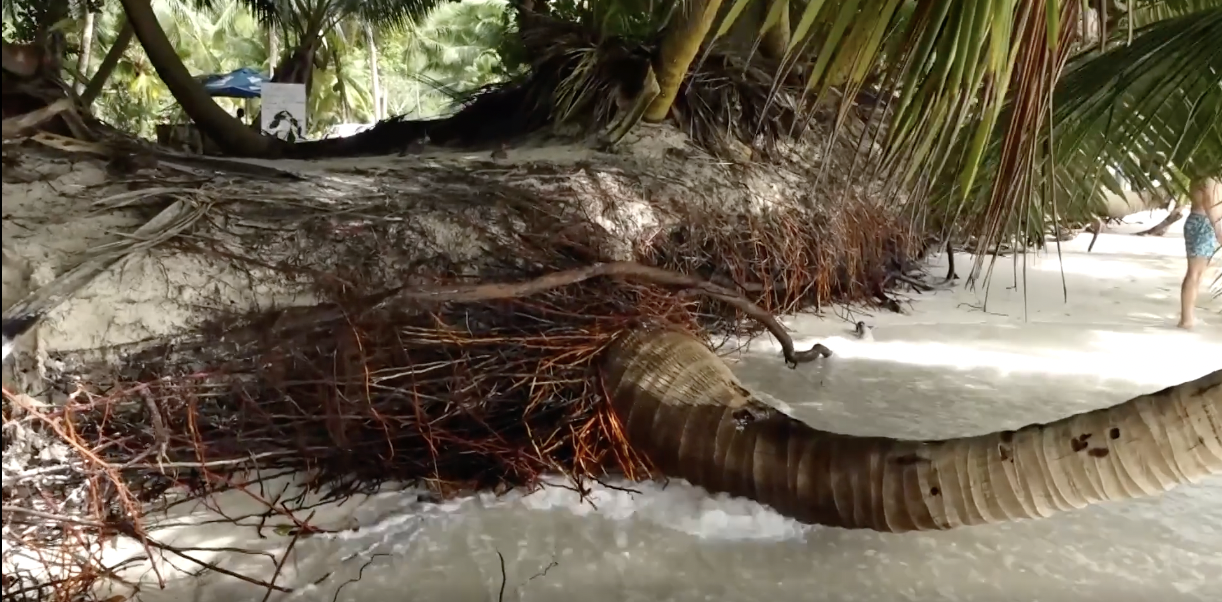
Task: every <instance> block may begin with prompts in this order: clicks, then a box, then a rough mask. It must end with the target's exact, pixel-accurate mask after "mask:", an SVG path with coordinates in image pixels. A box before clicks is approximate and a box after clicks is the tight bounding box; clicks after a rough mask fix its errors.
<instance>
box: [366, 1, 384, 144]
mask: <svg viewBox="0 0 1222 602" xmlns="http://www.w3.org/2000/svg"><path fill="white" fill-rule="evenodd" d="M365 46H366V48H367V49H368V51H369V79H370V82H369V83H370V86H369V90H370V92H371V93H372V94H373V120H374V121H381V120H382V81H381V78H379V77H378V42H377V39H376V38H375V36H374V35H373V26H371V25H370V24H368V23H366V24H365Z"/></svg>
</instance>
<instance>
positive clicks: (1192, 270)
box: [1178, 257, 1209, 329]
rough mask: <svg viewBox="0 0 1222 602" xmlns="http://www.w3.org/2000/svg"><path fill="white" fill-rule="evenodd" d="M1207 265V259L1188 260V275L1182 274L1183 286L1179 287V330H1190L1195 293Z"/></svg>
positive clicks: (1195, 300) (1193, 258) (1192, 320)
mask: <svg viewBox="0 0 1222 602" xmlns="http://www.w3.org/2000/svg"><path fill="white" fill-rule="evenodd" d="M1208 263H1209V258H1207V257H1189V258H1188V273H1187V274H1184V284H1183V285H1182V286H1181V287H1180V323H1179V325H1178V326H1179V327H1180V328H1185V329H1187V328H1192V325H1193V322H1194V319H1193V308H1194V307H1195V306H1196V303H1197V291H1198V290H1200V287H1201V276H1204V275H1205V266H1206V264H1208Z"/></svg>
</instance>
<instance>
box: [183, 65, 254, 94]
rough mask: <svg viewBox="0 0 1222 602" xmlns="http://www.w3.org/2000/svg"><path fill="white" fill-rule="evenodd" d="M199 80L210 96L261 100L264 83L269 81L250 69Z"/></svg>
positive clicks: (246, 68) (244, 68) (245, 68)
mask: <svg viewBox="0 0 1222 602" xmlns="http://www.w3.org/2000/svg"><path fill="white" fill-rule="evenodd" d="M199 79H200V82H201V83H203V84H204V89H205V90H207V91H208V94H209V95H211V96H218V97H224V98H259V97H260V96H262V95H263V82H266V81H267V77H266V76H264V75H263V74H262V73H259V72H258V71H255V70H254V69H251V68H249V67H242V68H241V69H237V70H235V71H232V72H230V73H224V74H216V75H203V76H200V77H199Z"/></svg>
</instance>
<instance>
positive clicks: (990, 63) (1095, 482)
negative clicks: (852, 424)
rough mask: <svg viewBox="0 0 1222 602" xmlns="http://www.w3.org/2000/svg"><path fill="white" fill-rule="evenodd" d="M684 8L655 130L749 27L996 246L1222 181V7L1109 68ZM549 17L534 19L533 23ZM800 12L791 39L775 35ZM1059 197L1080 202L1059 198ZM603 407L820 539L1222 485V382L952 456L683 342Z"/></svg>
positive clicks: (1130, 50)
mask: <svg viewBox="0 0 1222 602" xmlns="http://www.w3.org/2000/svg"><path fill="white" fill-rule="evenodd" d="M122 2H123V5H124V7H125V9H126V11H127V15H128V18H129V20H130V21H131V23H132V26H133V29H134V30H135V31H136V34H137V36H138V37H139V39H140V40H141V42H142V44H143V45H144V46H145V48H146V50H147V52H148V55H149V57H150V59H151V60H153V61H154V63H155V64H156V65H157V71H158V73H160V74H161V75H162V77H163V79H165V80H166V83H167V84H168V85H169V87H170V89H171V90H172V91H173V92H174V94H175V96H176V97H177V98H179V100H180V101H181V102H182V104H183V106H184V108H185V109H186V110H187V112H188V113H190V114H191V116H192V117H193V118H194V119H195V120H196V121H197V123H199V124H200V125H201V127H203V128H205V130H206V131H207V132H208V133H209V135H211V136H213V137H214V138H215V139H217V140H218V141H223V142H225V143H227V146H228V147H229V148H233V149H237V148H241V147H242V146H246V147H247V150H248V151H250V152H254V153H256V154H258V153H264V154H266V153H267V152H268V150H269V148H270V146H269V144H270V143H268V142H267V141H266V139H263V138H261V137H259V136H257V135H256V134H254V133H253V132H250V131H249V130H244V129H243V131H241V132H238V131H235V130H233V129H232V128H231V127H230V123H231V118H229V116H228V115H226V114H225V113H224V112H223V111H221V110H220V109H219V108H217V107H216V105H215V104H214V103H212V101H211V99H208V98H207V96H206V95H204V94H203V93H202V90H200V89H199V86H198V85H197V84H195V83H194V81H193V80H191V79H190V77H189V74H188V73H187V72H186V69H185V68H183V67H182V63H181V61H178V60H177V58H176V57H174V56H173V49H172V46H171V45H170V43H169V41H168V39H167V38H166V36H165V33H164V32H163V31H162V30H161V29H160V28H159V27H158V26H157V23H156V20H155V18H152V17H151V15H152V11H151V10H150V8H149V5H148V0H122ZM371 4H378V3H371ZM595 4H596V5H600V4H602V3H595ZM674 5H675V7H676V8H675V10H673V11H667V12H665V13H664V15H663V16H662V17H660V18H659V19H658V20H657V21H656V22H655V25H658V26H659V29H658V30H657V31H655V32H654V33H655V34H656V37H658V38H659V40H660V42H659V43H658V45H657V53H656V55H655V56H654V57H653V61H652V67H651V68H650V69H648V70H646V71H645V76H644V77H645V78H646V79H650V80H652V84H653V85H642V86H640V89H641V90H648V91H649V94H644V95H641V96H640V97H639V98H638V103H639V104H642V105H644V110H643V111H642V113H641V114H642V115H643V117H644V118H645V119H646V120H663V119H666V118H668V117H669V116H672V115H673V111H674V106H675V105H674V99H676V98H678V97H679V96H680V94H679V92H680V90H681V86H682V85H683V84H684V81H685V80H686V79H687V78H688V76H689V75H690V74H691V72H692V67H693V65H698V64H699V62H700V59H701V57H702V56H704V49H707V48H708V46H709V43H710V42H711V41H716V40H717V39H719V38H722V37H727V36H731V37H732V36H734V35H735V32H736V31H737V32H740V34H739V35H741V31H743V29H744V28H743V27H740V28H739V29H737V30H736V29H735V27H736V24H738V23H750V24H751V26H750V27H746V28H745V29H746V30H747V31H751V32H753V37H754V39H755V40H757V41H758V42H759V44H758V46H760V47H762V46H763V45H764V42H763V40H764V39H765V37H767V36H773V38H774V40H773V41H772V42H768V43H767V44H768V46H769V47H770V48H771V49H772V50H770V52H774V54H776V55H779V59H780V68H779V70H778V72H777V73H776V75H775V77H776V79H777V80H780V79H781V78H787V77H791V76H792V77H799V78H801V80H802V81H804V82H805V86H806V88H807V89H808V90H809V92H810V94H811V99H812V100H811V101H810V107H808V108H813V107H814V106H817V105H818V103H819V101H821V100H825V99H827V98H829V97H833V96H834V97H839V98H845V99H850V101H849V102H844V103H841V105H840V107H839V110H838V112H837V114H836V115H837V117H836V125H837V127H838V128H839V127H840V126H842V125H844V124H845V123H846V122H847V121H848V117H849V115H850V111H852V110H853V109H854V106H853V105H854V103H853V102H851V100H852V99H855V98H857V97H858V92H859V91H860V90H862V89H863V88H867V87H869V88H872V93H873V94H874V95H875V96H876V97H878V98H879V99H880V100H879V101H878V102H877V103H876V106H875V109H874V113H877V114H878V115H880V116H881V118H880V119H879V122H878V124H877V126H878V127H877V128H875V129H876V134H875V135H877V137H878V138H879V139H880V141H881V149H882V150H881V153H880V157H879V160H878V161H877V163H876V164H875V165H871V166H869V168H870V169H871V170H873V171H874V172H876V174H875V175H878V176H880V177H884V178H886V179H888V180H889V181H890V182H891V183H892V185H893V186H895V187H897V188H902V189H905V190H911V191H913V192H914V193H915V197H914V198H915V201H913V202H912V203H911V205H912V206H914V207H917V208H919V209H930V210H932V211H933V212H935V213H936V214H938V215H941V216H943V217H945V218H946V219H949V220H954V221H955V222H957V223H961V224H963V226H962V227H964V228H966V229H968V230H970V231H971V232H972V233H974V234H977V235H979V236H980V238H982V239H984V240H983V243H984V244H986V245H987V244H989V243H990V242H995V241H998V240H1002V239H1004V238H1006V237H1012V236H1016V235H1025V234H1026V233H1027V232H1028V231H1029V229H1030V228H1031V225H1032V224H1033V223H1037V222H1038V221H1039V220H1040V218H1041V216H1042V215H1046V214H1054V213H1057V212H1060V211H1067V212H1072V211H1073V210H1074V207H1073V203H1075V202H1078V203H1087V202H1088V201H1087V200H1085V199H1087V195H1086V194H1077V192H1076V191H1078V190H1079V189H1080V190H1081V191H1086V190H1089V189H1091V188H1089V187H1087V186H1080V185H1078V183H1080V182H1083V181H1084V180H1082V179H1079V177H1078V176H1079V174H1087V173H1095V174H1101V172H1100V169H1101V166H1100V163H1104V164H1105V165H1110V166H1113V167H1114V168H1115V169H1117V170H1119V173H1121V174H1122V175H1124V176H1125V177H1127V178H1130V179H1136V181H1138V182H1139V183H1140V182H1141V181H1143V179H1144V181H1147V182H1151V183H1152V182H1153V180H1155V179H1161V180H1162V181H1170V177H1169V176H1168V174H1166V173H1161V174H1160V173H1158V172H1159V171H1160V170H1162V171H1164V172H1165V171H1166V169H1164V168H1161V167H1158V166H1157V165H1156V166H1153V167H1150V166H1149V163H1150V162H1149V161H1148V160H1147V159H1148V158H1149V157H1151V156H1153V155H1154V154H1155V153H1159V152H1162V153H1164V154H1165V156H1167V157H1168V158H1169V159H1170V160H1169V161H1168V162H1166V163H1168V164H1170V163H1174V165H1175V168H1176V169H1178V170H1181V171H1182V172H1183V173H1185V174H1186V175H1188V176H1189V177H1190V178H1193V179H1196V180H1198V181H1201V180H1203V179H1205V178H1210V177H1218V176H1220V175H1222V160H1220V159H1222V143H1220V142H1219V135H1218V118H1219V116H1220V115H1222V113H1220V112H1219V111H1220V110H1222V86H1220V85H1219V78H1218V74H1219V73H1222V71H1220V70H1219V69H1220V68H1222V65H1219V58H1220V57H1222V46H1219V45H1218V44H1216V43H1213V42H1214V41H1216V39H1218V37H1219V36H1222V0H1134V1H1133V2H1132V3H1127V7H1126V8H1129V9H1130V10H1129V11H1120V12H1124V14H1122V15H1120V16H1116V15H1117V14H1118V13H1117V12H1115V11H1113V12H1107V11H1103V10H1101V11H1100V15H1101V16H1102V15H1103V14H1104V13H1107V15H1108V16H1107V17H1106V18H1101V19H1099V21H1100V22H1102V23H1104V24H1105V25H1108V27H1107V28H1106V29H1105V30H1104V31H1101V32H1100V34H1101V35H1100V36H1099V43H1098V46H1093V45H1092V46H1089V47H1087V48H1088V49H1084V46H1083V45H1082V44H1079V43H1077V40H1078V37H1079V33H1080V30H1081V29H1082V28H1080V27H1079V26H1078V23H1079V20H1080V18H1081V13H1080V9H1081V7H1082V3H1079V2H1055V1H1052V0H997V1H994V2H979V1H973V0H929V1H922V2H910V1H906V0H843V1H841V2H836V3H829V2H823V1H822V0H808V1H806V2H799V1H793V2H775V1H774V2H768V1H765V0H735V1H734V2H729V3H727V2H720V1H719V0H695V1H688V2H683V3H675V4H674ZM544 8H546V7H542V6H540V7H535V6H533V3H527V2H521V3H519V4H518V10H519V12H520V13H526V14H519V22H520V23H525V22H526V21H528V20H529V19H528V18H527V17H528V14H529V13H530V12H531V11H535V10H540V11H542V10H543V9H544ZM1107 8H1109V9H1114V8H1115V6H1112V3H1110V2H1109V4H1108V6H1107ZM271 10H272V9H271V8H268V9H267V11H269V12H268V13H266V14H272V13H271V12H270V11H271ZM549 10H550V9H549ZM783 10H788V11H789V24H790V25H791V26H792V30H791V31H789V32H788V33H787V35H786V34H783V33H781V32H778V31H776V30H777V29H779V28H780V27H781V26H782V24H783V23H784V21H783V20H782V19H781V18H780V17H779V14H780V11H783ZM326 14H331V13H326ZM603 14H612V13H611V12H610V11H604V12H603ZM660 14H661V13H660ZM744 19H746V21H744ZM752 20H754V21H752ZM744 27H745V26H744ZM303 31H304V29H303ZM307 38H308V36H306V37H305V38H302V39H307ZM1130 38H1131V40H1130ZM786 39H787V40H788V41H787V43H782V42H785V40H786ZM307 42H310V40H308V39H307ZM310 43H312V42H310ZM310 43H306V44H304V45H303V44H302V43H301V42H300V41H299V42H298V45H299V47H305V48H312V46H310ZM751 46H753V47H754V46H756V44H755V43H754V42H753V43H752V44H751ZM781 46H784V52H779V51H780V50H781ZM310 54H311V55H312V54H313V50H311V51H310ZM884 59H885V60H884ZM1143 165H1144V166H1145V167H1141V166H1143ZM1143 169H1144V170H1145V171H1143ZM1104 171H1106V170H1104ZM1106 177H1107V176H1103V175H1099V176H1098V177H1097V178H1096V180H1099V179H1104V178H1106ZM1058 182H1060V184H1058ZM1058 187H1060V188H1062V189H1064V190H1068V191H1070V192H1072V193H1073V194H1070V195H1068V198H1065V199H1061V200H1058V199H1057V195H1055V194H1046V193H1045V192H1044V191H1045V190H1048V191H1052V190H1056V189H1057V188H1058ZM1057 203H1065V204H1062V205H1058V204H1057ZM1079 206H1082V205H1079ZM604 385H605V388H606V390H607V391H608V392H609V395H610V398H611V402H612V405H613V407H614V409H615V410H616V412H617V414H618V416H619V418H620V420H621V422H622V423H623V424H624V426H625V429H626V432H627V434H628V439H629V441H630V443H632V445H633V446H634V447H635V448H637V449H638V450H639V451H642V452H644V453H645V455H646V456H648V457H649V458H650V459H651V460H652V461H653V462H654V463H655V464H656V465H657V466H658V467H659V468H660V469H661V470H662V472H663V473H664V474H667V475H669V476H673V477H682V478H686V479H688V480H690V481H692V482H694V483H697V484H699V485H703V486H705V487H707V488H709V489H712V490H717V491H727V492H731V493H734V494H738V495H744V496H747V497H751V498H754V499H757V500H760V501H762V502H764V503H767V504H770V505H772V506H774V507H775V508H776V509H778V510H780V511H781V512H783V513H786V514H789V515H791V516H794V517H796V518H799V519H801V520H805V521H808V522H817V523H824V524H830V525H839V526H845V527H857V528H871V529H879V530H891V531H905V530H912V529H943V528H950V527H955V526H960V525H972V524H980V523H985V522H993V521H1001V520H1013V519H1017V518H1024V517H1042V516H1048V515H1050V514H1052V513H1054V512H1057V511H1061V510H1068V509H1071V508H1079V507H1082V506H1084V505H1087V504H1090V503H1094V502H1099V501H1103V500H1108V499H1120V498H1124V497H1133V496H1137V495H1150V494H1154V493H1157V492H1160V491H1165V490H1167V489H1170V488H1171V487H1174V486H1176V485H1178V484H1180V483H1188V482H1194V481H1196V480H1199V479H1201V478H1204V477H1205V476H1208V475H1213V474H1219V473H1222V371H1217V372H1214V373H1212V374H1209V375H1206V376H1204V377H1202V378H1200V379H1198V380H1196V381H1193V382H1189V383H1184V384H1181V385H1178V386H1176V387H1172V388H1170V389H1167V390H1165V391H1162V392H1158V393H1154V394H1150V395H1143V396H1141V397H1138V398H1136V399H1133V400H1131V401H1128V402H1126V403H1123V404H1120V405H1118V406H1115V407H1113V408H1109V409H1105V410H1099V411H1095V412H1090V413H1086V414H1081V415H1078V416H1073V417H1070V418H1067V419H1064V420H1061V421H1058V422H1054V423H1051V424H1048V425H1036V426H1031V427H1027V428H1024V429H1020V430H1018V431H1005V432H999V433H993V434H988V435H981V436H978V437H971V438H966V439H957V440H950V441H941V442H919V441H897V440H892V439H885V438H860V437H849V436H843V435H837V434H832V433H825V432H820V431H817V430H814V429H811V428H810V427H808V426H806V425H803V424H801V423H799V422H798V421H795V420H792V419H790V418H788V417H786V416H783V415H780V414H778V413H777V412H776V411H774V410H771V409H769V408H767V407H766V406H764V405H763V404H761V403H760V402H759V401H758V400H756V399H755V398H754V396H753V395H752V394H751V393H750V392H749V391H747V389H746V388H745V387H743V386H742V385H741V384H740V383H739V382H738V381H737V380H736V379H735V378H734V376H733V375H732V374H731V373H730V371H729V369H728V368H727V367H726V366H725V365H724V364H723V363H721V362H720V360H718V359H717V358H716V357H715V356H714V355H713V354H712V353H711V352H710V351H709V350H708V348H707V347H705V346H704V345H703V343H701V342H700V341H697V340H695V339H693V338H690V337H688V336H686V335H682V334H678V333H674V332H671V331H665V330H662V331H640V332H630V333H627V334H626V335H625V336H624V337H623V338H622V339H621V341H620V342H619V343H618V344H617V345H616V346H614V347H613V348H611V349H610V350H609V351H608V352H607V355H606V359H605V364H604Z"/></svg>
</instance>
